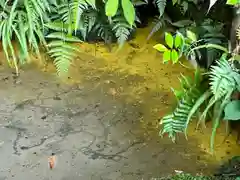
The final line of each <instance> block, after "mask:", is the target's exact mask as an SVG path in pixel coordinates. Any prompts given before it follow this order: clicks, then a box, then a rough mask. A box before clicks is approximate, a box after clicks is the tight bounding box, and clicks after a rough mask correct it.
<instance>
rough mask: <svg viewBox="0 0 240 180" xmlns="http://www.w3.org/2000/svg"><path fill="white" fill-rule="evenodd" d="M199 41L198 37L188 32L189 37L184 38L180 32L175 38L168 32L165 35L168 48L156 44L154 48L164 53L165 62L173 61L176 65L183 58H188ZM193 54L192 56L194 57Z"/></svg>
mask: <svg viewBox="0 0 240 180" xmlns="http://www.w3.org/2000/svg"><path fill="white" fill-rule="evenodd" d="M196 41H197V37H196V35H195V34H194V33H193V32H191V31H187V37H184V36H183V35H182V34H181V33H180V32H177V33H176V35H175V36H173V35H172V34H170V33H168V32H166V33H165V43H166V45H167V47H168V48H167V47H166V46H165V45H163V44H156V45H155V46H154V47H153V48H155V49H156V50H158V51H159V52H163V62H164V63H165V62H168V61H170V60H172V62H173V63H174V64H175V63H177V62H178V61H179V59H180V58H181V57H182V56H187V55H188V53H189V52H190V50H191V48H193V47H194V45H195V43H196ZM194 53H195V52H193V53H192V54H191V55H193V54H194Z"/></svg>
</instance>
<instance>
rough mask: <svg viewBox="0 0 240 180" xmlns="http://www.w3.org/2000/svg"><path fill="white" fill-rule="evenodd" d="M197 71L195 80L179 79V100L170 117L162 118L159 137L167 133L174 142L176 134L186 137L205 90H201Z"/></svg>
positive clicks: (183, 77)
mask: <svg viewBox="0 0 240 180" xmlns="http://www.w3.org/2000/svg"><path fill="white" fill-rule="evenodd" d="M198 71H199V70H197V71H196V73H195V78H194V80H193V81H190V80H189V78H187V77H185V76H182V78H181V79H180V82H181V85H182V90H181V91H180V92H182V93H180V96H178V95H179V93H178V95H177V98H178V99H179V101H178V104H177V107H176V108H175V109H174V111H173V112H172V114H171V115H167V116H165V117H163V118H162V120H161V124H162V125H163V127H162V130H161V131H160V135H163V134H164V133H168V136H169V137H170V138H171V139H172V140H173V141H175V139H176V134H177V133H184V132H185V135H186V129H187V127H188V124H189V121H190V119H191V118H192V116H193V115H194V114H196V113H197V112H198V110H199V109H197V108H198V107H200V105H201V103H200V102H198V104H196V102H197V100H198V99H199V97H201V96H202V94H203V93H204V91H205V89H203V87H201V86H202V84H201V81H200V72H198Z"/></svg>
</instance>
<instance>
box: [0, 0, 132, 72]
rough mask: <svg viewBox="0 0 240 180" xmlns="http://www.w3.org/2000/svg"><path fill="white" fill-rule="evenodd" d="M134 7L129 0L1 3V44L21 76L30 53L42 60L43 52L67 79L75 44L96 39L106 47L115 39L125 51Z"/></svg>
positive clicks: (32, 0)
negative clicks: (44, 51) (43, 51)
mask: <svg viewBox="0 0 240 180" xmlns="http://www.w3.org/2000/svg"><path fill="white" fill-rule="evenodd" d="M135 3H136V4H137V2H134V3H133V2H131V1H130V0H108V1H106V2H103V1H102V2H101V1H95V0H83V1H79V0H47V1H35V0H15V1H12V0H4V1H1V2H0V40H2V46H3V49H4V53H5V55H6V58H7V60H8V63H9V65H10V66H14V67H15V69H16V72H17V74H18V71H19V70H18V69H19V67H18V66H19V65H21V64H24V63H25V62H26V60H28V59H29V53H32V52H33V53H36V54H37V55H38V57H39V59H41V56H40V49H42V48H43V49H46V50H47V51H48V54H49V55H50V57H51V58H52V59H53V62H54V64H55V65H56V68H57V72H58V74H59V75H66V72H67V71H68V69H69V66H70V64H71V62H72V60H73V59H74V58H75V57H76V56H77V53H78V52H79V49H77V48H76V47H75V46H73V45H72V43H74V42H82V41H86V40H88V36H89V37H92V36H95V37H100V38H101V39H103V40H105V42H107V43H110V42H112V40H114V38H115V39H117V41H118V43H119V45H120V47H122V45H123V44H124V42H125V41H126V40H128V37H129V36H130V35H131V33H132V32H133V30H134V28H135V27H136V26H135V21H136V20H137V18H136V15H135V9H134V5H135ZM95 39H96V38H95ZM13 41H15V42H16V43H13ZM49 41H50V42H49Z"/></svg>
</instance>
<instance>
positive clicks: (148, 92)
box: [71, 28, 240, 162]
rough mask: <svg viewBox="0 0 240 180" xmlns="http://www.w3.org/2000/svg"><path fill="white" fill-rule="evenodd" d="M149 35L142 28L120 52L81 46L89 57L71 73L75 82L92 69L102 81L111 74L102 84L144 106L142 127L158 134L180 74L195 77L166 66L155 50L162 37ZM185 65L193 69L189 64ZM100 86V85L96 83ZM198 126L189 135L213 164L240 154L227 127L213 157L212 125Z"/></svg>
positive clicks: (99, 46) (92, 74)
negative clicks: (110, 86)
mask: <svg viewBox="0 0 240 180" xmlns="http://www.w3.org/2000/svg"><path fill="white" fill-rule="evenodd" d="M149 32H150V29H149V28H144V29H138V31H137V35H136V38H135V39H133V40H131V41H130V42H128V43H126V44H125V45H124V47H123V48H122V49H121V50H119V51H116V50H117V45H112V46H111V51H110V48H109V47H108V46H106V45H103V44H102V43H97V44H88V43H83V44H79V45H78V46H79V48H81V50H82V51H83V52H84V53H85V54H83V55H82V56H81V57H80V58H79V59H78V60H76V61H75V63H76V65H75V67H74V68H73V70H72V71H71V72H74V73H73V74H72V77H73V79H76V78H77V79H79V78H80V77H83V76H86V74H82V70H83V69H85V70H86V69H88V73H89V74H88V75H87V76H88V78H89V79H91V77H95V78H96V79H97V78H101V76H102V74H106V73H107V74H111V75H112V78H111V79H104V80H103V81H102V83H111V82H112V83H113V84H114V85H113V86H112V88H109V90H108V91H107V93H108V94H110V95H112V96H114V97H115V98H118V99H121V100H124V101H125V102H126V103H127V102H129V103H130V102H137V103H139V104H141V108H142V112H143V116H142V117H141V118H140V122H141V124H142V127H143V128H148V129H149V131H150V132H153V133H155V134H156V131H157V130H158V129H159V127H158V120H159V118H161V117H162V116H164V114H165V113H168V112H169V109H170V108H171V106H172V103H173V102H174V99H173V94H172V92H171V90H170V88H171V87H174V88H176V87H178V86H179V80H178V78H179V75H180V73H183V74H185V75H192V74H193V71H192V70H190V69H187V68H185V67H183V66H181V65H179V64H175V65H172V64H171V63H169V64H163V63H162V56H161V54H160V53H158V52H157V51H156V50H155V49H153V46H154V45H155V44H156V43H158V42H159V41H160V38H159V37H160V35H159V34H157V35H156V36H155V37H154V38H152V39H151V40H149V41H147V40H146V39H147V35H148V33H149ZM184 64H185V65H187V66H189V67H190V65H189V64H187V62H184ZM78 67H81V68H78ZM76 68H77V69H78V70H76ZM74 69H75V70H74ZM90 71H91V72H90ZM84 72H86V71H84ZM76 74H77V75H76ZM114 76H115V77H114ZM116 76H118V77H119V78H116ZM129 77H134V78H130V79H131V83H126V79H129ZM124 79H125V80H124ZM98 82H99V81H98ZM97 85H100V84H97V83H96V86H97ZM195 127H196V124H195V123H192V124H191V125H190V127H189V130H188V136H189V137H194V138H196V139H197V141H198V144H199V148H201V149H202V150H203V151H205V152H206V154H208V155H207V158H208V159H209V161H213V162H217V161H221V160H223V159H227V158H230V157H231V156H234V155H240V147H239V146H238V145H237V144H236V135H235V134H233V135H230V136H228V138H227V139H225V137H226V133H225V126H224V125H222V126H221V127H220V128H219V129H218V134H217V136H216V139H215V151H214V155H213V156H212V155H211V154H210V149H209V144H210V136H211V125H210V124H208V125H207V129H203V130H198V131H196V130H195ZM159 138H160V137H159ZM165 138H167V137H165ZM224 140H225V141H224Z"/></svg>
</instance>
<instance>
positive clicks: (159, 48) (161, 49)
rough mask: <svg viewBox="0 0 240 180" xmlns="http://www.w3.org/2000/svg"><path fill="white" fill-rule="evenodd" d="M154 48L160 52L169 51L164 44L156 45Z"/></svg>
mask: <svg viewBox="0 0 240 180" xmlns="http://www.w3.org/2000/svg"><path fill="white" fill-rule="evenodd" d="M153 48H154V49H156V50H158V51H160V52H165V51H167V50H168V48H166V46H164V45H163V44H156V45H155V46H153Z"/></svg>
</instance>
